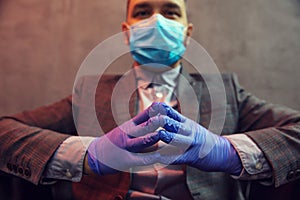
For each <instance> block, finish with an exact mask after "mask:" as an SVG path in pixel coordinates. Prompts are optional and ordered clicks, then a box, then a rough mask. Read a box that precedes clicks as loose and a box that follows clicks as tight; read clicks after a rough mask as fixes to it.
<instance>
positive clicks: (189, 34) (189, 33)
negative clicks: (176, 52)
mask: <svg viewBox="0 0 300 200" xmlns="http://www.w3.org/2000/svg"><path fill="white" fill-rule="evenodd" d="M193 27H194V25H193V24H192V23H189V24H188V27H187V30H186V37H185V40H184V45H185V46H187V45H189V43H190V38H191V37H192V33H193Z"/></svg>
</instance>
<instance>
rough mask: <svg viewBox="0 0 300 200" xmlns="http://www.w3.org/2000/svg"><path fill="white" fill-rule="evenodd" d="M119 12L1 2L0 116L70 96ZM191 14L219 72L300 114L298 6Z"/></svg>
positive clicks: (257, 0)
mask: <svg viewBox="0 0 300 200" xmlns="http://www.w3.org/2000/svg"><path fill="white" fill-rule="evenodd" d="M124 8H125V0H109V1H103V0H97V1H80V0H51V1H48V0H9V1H8V0H6V1H5V0H3V1H0V80H1V82H0V95H1V98H0V115H3V114H10V113H14V112H17V111H20V110H23V109H32V108H34V107H37V106H39V105H43V104H47V103H51V102H53V101H56V100H58V99H60V98H62V97H64V96H66V95H68V94H70V93H71V90H72V86H73V81H74V77H75V74H76V72H77V70H78V68H79V66H80V64H81V62H82V61H83V59H84V58H85V57H86V55H87V54H88V53H89V52H90V51H91V50H92V49H93V48H94V47H95V46H96V45H97V44H98V43H99V42H101V41H103V40H105V39H106V38H108V37H110V36H111V35H113V34H115V33H118V32H119V31H120V30H121V25H120V24H121V22H122V20H123V19H124V16H125V11H124ZM189 11H190V20H191V21H192V22H193V23H194V26H195V30H194V35H193V37H194V39H196V40H197V41H198V42H199V43H200V44H202V45H203V46H204V47H205V49H206V50H207V51H208V53H209V54H210V55H211V56H212V58H213V59H214V61H215V62H216V64H217V65H218V67H219V68H220V70H221V71H231V72H236V73H237V74H238V75H239V77H240V82H241V83H242V84H243V86H244V87H245V88H246V89H248V90H249V91H250V92H252V93H254V94H256V95H257V96H258V97H260V98H263V99H266V100H269V101H272V102H274V103H279V104H285V105H287V106H290V107H292V108H296V109H299V110H300V104H299V102H300V90H299V83H300V81H299V75H300V66H299V63H300V56H299V55H300V2H299V0H285V1H282V0H264V1H261V0H252V1H246V0H226V1H221V0H219V1H217V0H215V1H212V0H189ZM121 63H122V65H123V66H129V67H130V61H125V60H123V61H122V62H121ZM119 64H120V63H118V65H119ZM123 70H124V69H123ZM121 72H122V70H120V71H118V70H117V69H116V68H114V70H111V71H110V73H121Z"/></svg>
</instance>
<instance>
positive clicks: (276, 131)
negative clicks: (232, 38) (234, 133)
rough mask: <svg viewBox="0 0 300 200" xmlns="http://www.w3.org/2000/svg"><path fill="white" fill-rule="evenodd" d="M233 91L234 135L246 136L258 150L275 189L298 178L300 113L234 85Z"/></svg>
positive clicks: (235, 79) (299, 170)
mask: <svg viewBox="0 0 300 200" xmlns="http://www.w3.org/2000/svg"><path fill="white" fill-rule="evenodd" d="M233 83H234V85H235V89H236V95H237V101H238V110H239V123H238V129H239V130H238V131H239V132H241V133H244V134H246V135H247V136H249V137H250V138H251V139H252V140H253V141H254V142H255V143H256V145H257V146H258V147H259V148H260V149H261V151H262V152H263V154H264V156H265V158H266V159H267V161H268V162H269V164H270V166H271V168H272V171H273V181H274V184H275V187H279V186H280V185H283V184H286V183H289V182H292V181H295V180H297V179H299V178H300V113H299V112H298V111H295V110H292V109H290V108H287V107H284V106H279V105H274V104H271V103H267V102H266V101H264V100H260V99H258V98H256V97H254V96H253V95H251V94H250V93H247V92H246V91H245V90H244V89H243V88H242V87H240V85H239V84H238V81H237V77H236V76H233Z"/></svg>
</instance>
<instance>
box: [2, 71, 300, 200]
mask: <svg viewBox="0 0 300 200" xmlns="http://www.w3.org/2000/svg"><path fill="white" fill-rule="evenodd" d="M182 74H183V76H182V77H181V78H180V80H179V82H178V85H179V89H178V94H177V97H179V98H180V97H182V96H184V94H185V91H186V90H187V88H182V87H180V86H181V85H182V84H181V81H183V79H185V80H188V82H189V83H190V85H191V86H192V87H193V90H194V92H195V94H196V95H197V98H198V99H197V100H198V102H199V107H197V108H196V107H193V106H194V105H191V109H190V110H195V109H197V110H199V115H198V116H197V120H198V122H199V123H200V124H201V125H203V126H205V127H207V126H208V125H209V123H210V120H211V113H212V112H215V113H218V109H220V110H221V108H220V107H218V106H216V107H214V110H212V107H211V100H210V94H209V92H210V91H209V90H208V87H207V85H209V82H210V81H212V80H213V79H214V77H215V76H214V75H207V76H206V78H205V81H204V80H203V77H202V76H199V75H192V76H190V75H189V74H187V73H185V72H182ZM119 79H120V76H109V75H107V76H103V77H102V78H101V80H100V81H99V80H98V78H95V77H84V78H82V79H80V81H79V82H78V84H77V87H76V90H75V94H74V95H73V99H72V96H70V97H67V98H65V99H62V100H61V101H59V102H57V103H54V104H52V105H48V106H44V107H40V108H37V109H35V110H33V111H24V112H22V113H19V114H16V115H13V116H6V117H2V118H1V119H0V170H1V171H2V172H1V171H0V172H1V173H2V176H1V180H0V184H2V185H3V187H2V185H0V188H2V189H0V198H1V197H3V198H4V199H5V198H8V199H12V198H15V197H17V199H23V198H24V199H35V198H36V199H41V198H43V199H122V197H123V196H124V195H125V194H126V192H127V190H128V187H129V181H130V176H129V174H127V173H119V174H116V175H109V176H103V177H91V176H85V177H84V178H83V179H82V181H81V182H80V183H73V184H71V183H68V182H65V181H59V182H57V183H56V184H53V185H50V186H41V185H39V180H40V177H41V174H42V172H43V170H44V168H45V166H46V165H47V162H48V161H49V159H51V156H52V155H53V153H54V152H55V150H56V149H57V148H58V146H59V145H60V144H61V143H62V142H63V141H64V140H65V139H66V138H67V137H69V136H70V135H77V134H78V133H80V135H82V134H88V132H94V133H97V132H101V131H102V132H104V133H105V132H108V131H110V130H111V129H112V128H114V127H115V126H116V122H115V121H114V117H113V109H115V108H117V109H119V110H120V109H121V112H118V115H119V118H120V119H124V120H125V119H127V118H126V114H127V113H128V112H127V110H128V106H127V107H126V105H128V102H122V100H123V99H125V98H122V95H123V96H124V97H125V96H126V95H128V92H129V94H131V93H130V91H128V90H127V89H126V88H132V87H135V85H134V84H135V81H134V79H133V78H131V79H128V82H127V84H126V85H125V84H124V85H123V87H124V88H123V89H122V91H123V92H122V94H120V98H118V101H117V102H112V99H111V95H112V91H113V89H114V86H115V84H116V83H117V82H118V80H119ZM222 79H223V82H224V85H225V91H226V101H227V103H226V108H225V109H226V118H225V124H224V126H222V127H215V128H216V129H221V131H222V134H224V135H226V134H234V133H245V134H246V135H248V136H249V137H250V138H251V139H252V140H253V141H254V142H255V143H256V144H257V145H258V147H259V148H260V149H261V150H262V152H263V153H264V155H265V157H266V159H267V161H268V162H269V164H270V166H271V167H272V170H273V180H272V181H273V186H271V187H265V186H262V185H260V184H258V183H256V182H255V181H252V182H247V181H245V182H243V181H236V180H233V179H232V178H230V177H229V176H228V175H226V174H223V173H206V172H201V171H199V170H196V169H194V168H190V167H187V184H188V187H189V189H190V191H191V194H192V195H193V197H194V199H216V198H217V197H220V198H221V199H244V197H245V195H246V196H248V197H249V199H257V198H258V197H259V198H269V197H270V196H269V195H273V197H276V198H277V199H280V198H281V197H282V196H280V195H282V194H284V198H285V199H288V198H289V196H290V199H292V198H293V197H294V195H296V193H294V192H295V191H296V190H295V189H296V188H298V189H299V177H300V113H299V112H297V111H294V110H291V109H289V108H286V107H282V106H278V105H273V104H269V103H266V102H265V101H263V100H260V99H258V98H256V97H254V96H253V95H251V94H249V93H247V92H246V91H245V90H244V89H243V88H241V87H240V86H239V84H238V81H237V78H236V76H235V75H233V74H224V75H223V76H222ZM216 87H217V86H216ZM216 91H217V90H216ZM83 97H90V98H83ZM184 98H187V100H188V98H189V97H184ZM82 99H85V100H84V101H82ZM137 99H138V96H137V93H136V92H135V93H133V94H132V95H131V98H130V101H129V111H130V113H131V116H134V115H135V114H136V108H137V107H136V106H137ZM94 102H95V104H91V103H94ZM115 103H116V104H115ZM112 105H113V106H112ZM124 105H125V107H124ZM91 109H95V110H96V112H95V114H96V119H97V122H95V121H93V120H94V118H93V117H92V118H91V116H90V113H91ZM122 109H124V110H122ZM72 111H73V112H72ZM122 115H124V116H122ZM74 121H75V122H76V126H75V123H74ZM81 122H82V123H81ZM95 124H100V126H101V128H102V130H99V128H98V126H97V125H96V126H95ZM0 175H1V174H0ZM24 180H26V181H24ZM297 180H298V181H297ZM249 185H251V187H249ZM274 186H276V187H279V186H281V187H279V188H277V189H275V188H274ZM282 192H284V193H282ZM296 192H297V191H296ZM217 193H218V195H216V194H217ZM246 193H248V195H247V194H246ZM1 195H2V196H1ZM258 195H259V196H258ZM1 199H2V198H1Z"/></svg>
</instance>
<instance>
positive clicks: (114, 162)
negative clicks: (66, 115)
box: [87, 103, 164, 175]
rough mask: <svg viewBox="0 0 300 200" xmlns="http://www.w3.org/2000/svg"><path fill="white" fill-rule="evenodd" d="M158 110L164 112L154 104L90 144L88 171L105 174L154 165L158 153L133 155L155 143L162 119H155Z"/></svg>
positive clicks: (158, 105) (157, 104) (162, 123)
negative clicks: (89, 169)
mask: <svg viewBox="0 0 300 200" xmlns="http://www.w3.org/2000/svg"><path fill="white" fill-rule="evenodd" d="M161 109H164V108H163V107H162V105H161V104H159V103H154V104H152V105H151V106H150V107H149V108H148V109H146V110H145V111H144V112H142V113H141V114H139V115H137V116H136V117H135V118H133V119H132V120H129V121H127V122H125V123H124V124H122V125H121V126H119V127H117V128H115V129H113V130H112V131H110V132H109V133H107V134H105V135H104V136H101V137H99V138H96V139H95V140H94V141H92V142H91V144H90V145H89V147H88V150H87V158H88V164H89V167H90V168H91V170H92V171H93V172H94V173H96V174H99V175H105V174H113V173H116V172H118V171H127V170H128V169H129V168H131V167H136V166H147V165H151V164H154V163H156V162H157V161H158V159H159V157H160V155H159V153H158V152H151V153H146V154H145V153H140V154H139V153H136V152H141V151H142V150H144V149H145V148H147V147H150V146H152V145H154V144H155V143H157V142H158V141H159V134H158V132H155V131H156V130H157V128H159V127H161V126H164V120H163V119H162V118H160V117H157V116H156V115H157V114H158V113H159V112H161ZM153 116H154V117H153Z"/></svg>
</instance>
